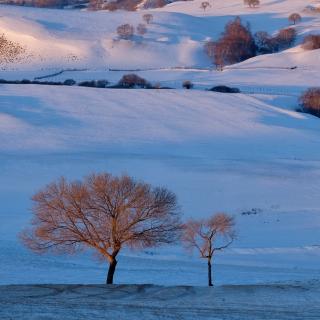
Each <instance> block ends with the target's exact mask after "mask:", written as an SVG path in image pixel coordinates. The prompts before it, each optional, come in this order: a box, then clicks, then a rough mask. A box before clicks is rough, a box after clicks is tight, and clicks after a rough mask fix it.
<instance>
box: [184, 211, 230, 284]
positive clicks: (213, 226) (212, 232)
mask: <svg viewBox="0 0 320 320" xmlns="http://www.w3.org/2000/svg"><path fill="white" fill-rule="evenodd" d="M234 224H235V223H234V219H233V217H231V216H229V215H227V214H225V213H218V214H215V215H213V216H212V217H210V218H209V219H206V220H193V219H191V220H189V221H187V223H185V225H184V233H183V236H182V241H183V243H184V245H185V247H186V248H187V249H189V250H194V249H196V250H197V251H198V252H199V253H200V257H201V258H204V259H207V262H208V285H209V286H210V287H211V286H213V283H212V265H211V263H212V258H213V256H214V254H215V253H216V251H220V250H223V249H225V248H227V247H228V246H229V245H231V243H232V242H233V240H234V238H235V232H234Z"/></svg>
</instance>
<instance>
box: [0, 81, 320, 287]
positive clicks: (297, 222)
mask: <svg viewBox="0 0 320 320" xmlns="http://www.w3.org/2000/svg"><path fill="white" fill-rule="evenodd" d="M294 101H295V98H294V97H291V96H287V97H286V96H269V95H246V94H237V95H225V94H218V93H212V92H205V91H196V90H195V91H182V90H116V89H114V90H112V89H88V88H81V87H53V86H40V87H39V86H28V85H20V86H19V85H18V86H17V85H2V86H1V92H0V105H1V109H0V110H1V111H0V128H1V143H0V149H1V156H0V165H1V168H2V175H1V184H0V201H1V203H2V206H1V209H0V214H1V217H2V224H1V226H0V240H1V241H0V244H1V248H0V256H1V261H3V263H2V265H1V269H0V274H1V273H2V274H1V277H0V279H1V280H0V281H1V283H6V284H7V283H30V282H35V283H39V282H40V283H41V282H54V283H57V282H60V283H61V282H67V283H74V282H82V281H86V282H87V283H99V282H101V281H102V279H104V273H105V265H103V266H101V267H99V265H98V264H97V263H96V262H94V261H91V260H90V259H91V258H89V257H88V256H81V257H79V258H77V257H76V258H68V259H65V258H63V257H62V258H55V257H48V258H47V257H36V256H34V255H31V254H30V253H29V252H27V251H26V250H25V249H22V248H21V246H20V245H19V244H18V243H17V239H16V236H17V234H18V233H19V231H20V230H21V229H22V228H23V227H24V226H25V225H27V223H28V221H29V219H30V215H29V208H30V205H31V204H30V200H29V199H30V197H31V195H32V194H33V193H34V192H35V191H36V190H38V189H39V188H40V187H41V186H43V185H44V184H46V183H48V182H50V181H51V180H53V179H56V178H57V177H59V176H61V175H65V176H67V177H68V178H78V177H81V176H83V175H86V174H88V173H89V172H92V171H103V170H106V171H111V172H113V173H116V174H120V173H123V172H126V173H129V174H130V175H133V176H135V177H138V178H142V179H145V180H146V181H148V182H150V183H153V184H156V185H165V186H167V187H169V188H170V189H172V190H173V191H175V192H176V193H177V195H178V198H179V202H180V204H181V205H182V210H183V212H184V213H185V216H206V215H208V214H210V213H212V212H216V211H220V210H222V211H226V212H229V213H231V214H233V215H235V216H236V219H237V231H238V234H239V237H238V240H237V241H236V243H235V245H234V248H233V249H232V250H230V251H228V252H226V253H225V254H223V255H221V256H220V257H219V258H218V259H217V262H218V264H219V265H221V266H220V267H219V268H218V269H217V270H219V271H217V272H218V275H219V276H217V281H218V283H261V282H277V281H281V280H282V281H292V280H295V279H297V278H299V279H301V278H302V279H305V278H307V279H315V278H319V277H320V274H319V272H318V271H317V270H316V266H317V265H318V264H319V262H320V250H319V247H318V246H317V245H318V244H319V233H320V228H319V227H320V216H319V214H318V208H319V204H320V203H319V198H318V197H317V194H318V192H319V183H318V181H319V175H320V164H319V158H320V154H319V152H320V151H319V150H320V146H319V144H320V141H319V139H318V136H319V130H320V128H319V123H318V119H317V118H315V117H312V116H309V115H305V114H301V113H296V112H295V111H292V110H290V109H285V108H283V107H282V106H283V105H288V106H290V105H292V106H294ZM252 208H257V209H258V210H257V211H258V213H257V214H255V215H254V214H253V215H243V214H242V212H247V211H250V210H252ZM31 258H32V260H33V262H32V263H31V260H30V259H31ZM122 259H123V260H122V261H123V263H122V264H121V263H119V278H117V281H120V282H129V283H141V282H142V283H143V282H146V279H149V280H148V281H147V282H155V283H158V284H163V283H165V284H194V285H199V284H205V275H206V273H205V263H204V262H201V261H200V260H199V259H198V258H196V257H194V258H192V257H190V256H188V254H187V253H184V252H183V251H182V250H181V249H180V248H167V249H163V250H160V251H157V250H156V251H154V250H151V251H148V252H145V253H142V255H141V254H138V253H134V254H133V255H132V254H129V252H125V253H124V255H123V257H122ZM88 260H89V261H88ZM17 261H19V263H17ZM126 261H131V263H127V262H126ZM132 261H135V262H134V265H136V267H133V266H132V263H133V262H132ZM30 263H31V264H30ZM70 264H71V265H73V266H74V267H75V268H77V270H78V271H77V273H74V272H72V270H73V268H71V269H70ZM121 265H122V266H121ZM174 266H175V267H174ZM171 268H178V270H180V271H181V270H185V272H186V273H187V274H188V276H185V275H184V274H183V273H182V274H181V277H174V278H172V277H170V273H171ZM199 268H200V269H199ZM239 268H240V269H239ZM241 268H242V269H241ZM293 268H296V269H293ZM48 269H51V270H52V273H50V274H48V272H47V270H48ZM55 270H63V272H60V271H59V272H56V271H55ZM68 270H69V271H68ZM90 270H91V271H90ZM199 270H203V272H199ZM239 270H242V272H240V273H239ZM70 272H71V275H70ZM30 274H32V275H33V277H32V280H31V279H30ZM254 274H256V276H253V275H254Z"/></svg>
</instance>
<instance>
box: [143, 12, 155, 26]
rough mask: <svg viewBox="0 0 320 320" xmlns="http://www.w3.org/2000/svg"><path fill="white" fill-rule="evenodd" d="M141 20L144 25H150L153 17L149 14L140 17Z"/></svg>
mask: <svg viewBox="0 0 320 320" xmlns="http://www.w3.org/2000/svg"><path fill="white" fill-rule="evenodd" d="M142 19H143V21H145V23H146V24H150V23H151V22H152V21H153V15H152V14H151V13H146V14H144V15H143V16H142Z"/></svg>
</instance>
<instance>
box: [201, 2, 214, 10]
mask: <svg viewBox="0 0 320 320" xmlns="http://www.w3.org/2000/svg"><path fill="white" fill-rule="evenodd" d="M209 7H211V5H210V3H209V2H208V1H203V2H201V5H200V8H201V9H203V11H206V10H207V8H209Z"/></svg>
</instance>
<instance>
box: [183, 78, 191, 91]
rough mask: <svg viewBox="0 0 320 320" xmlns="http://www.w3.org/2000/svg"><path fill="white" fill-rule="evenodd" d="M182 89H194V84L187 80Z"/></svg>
mask: <svg viewBox="0 0 320 320" xmlns="http://www.w3.org/2000/svg"><path fill="white" fill-rule="evenodd" d="M182 87H183V88H185V89H188V90H189V89H192V88H193V83H192V82H191V81H190V80H185V81H183V83H182Z"/></svg>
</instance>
